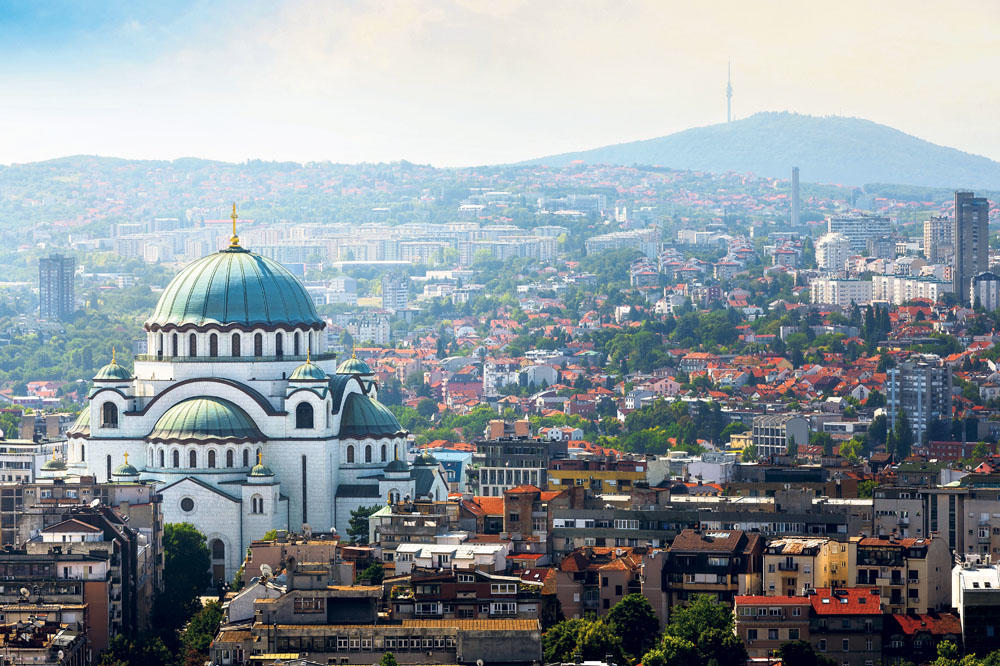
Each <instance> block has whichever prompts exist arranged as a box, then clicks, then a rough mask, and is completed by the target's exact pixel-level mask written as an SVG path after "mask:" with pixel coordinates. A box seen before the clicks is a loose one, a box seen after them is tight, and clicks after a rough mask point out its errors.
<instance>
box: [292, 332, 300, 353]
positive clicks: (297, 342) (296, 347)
mask: <svg viewBox="0 0 1000 666" xmlns="http://www.w3.org/2000/svg"><path fill="white" fill-rule="evenodd" d="M294 340H295V341H294V346H295V350H294V351H292V353H293V354H295V355H296V356H298V355H299V332H298V331H295V338H294Z"/></svg>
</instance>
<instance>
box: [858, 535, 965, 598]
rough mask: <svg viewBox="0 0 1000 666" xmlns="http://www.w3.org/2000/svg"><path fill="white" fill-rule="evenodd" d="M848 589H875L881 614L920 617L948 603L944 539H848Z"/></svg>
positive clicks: (948, 568) (949, 560)
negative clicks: (849, 574)
mask: <svg viewBox="0 0 1000 666" xmlns="http://www.w3.org/2000/svg"><path fill="white" fill-rule="evenodd" d="M849 556H850V562H849V566H850V568H851V572H852V576H851V581H850V585H851V587H854V586H855V585H857V586H859V587H860V586H868V585H872V586H877V587H878V589H879V593H880V594H881V596H882V611H883V612H885V613H917V614H919V615H923V614H925V613H929V612H931V611H935V610H941V609H945V608H948V607H949V606H950V604H951V573H950V572H951V567H952V557H951V550H950V549H949V548H948V543H947V541H946V540H945V539H939V538H925V539H913V538H896V537H894V536H889V537H879V538H877V537H851V540H850V551H849Z"/></svg>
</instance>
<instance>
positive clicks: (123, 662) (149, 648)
mask: <svg viewBox="0 0 1000 666" xmlns="http://www.w3.org/2000/svg"><path fill="white" fill-rule="evenodd" d="M97 663H98V666H131V664H142V665H143V666H173V664H174V656H173V655H172V654H170V650H168V649H167V646H166V645H164V643H163V641H162V640H161V639H160V638H159V637H157V636H142V637H134V636H126V635H124V634H118V635H117V636H114V637H113V638H112V639H111V640H110V641H108V647H106V648H105V649H104V651H103V652H101V654H100V658H99V659H98V662H97Z"/></svg>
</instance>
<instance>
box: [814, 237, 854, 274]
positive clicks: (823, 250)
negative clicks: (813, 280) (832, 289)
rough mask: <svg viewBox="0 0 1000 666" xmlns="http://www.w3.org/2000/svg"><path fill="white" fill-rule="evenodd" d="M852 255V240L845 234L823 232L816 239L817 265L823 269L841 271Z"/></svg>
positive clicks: (833, 271)
mask: <svg viewBox="0 0 1000 666" xmlns="http://www.w3.org/2000/svg"><path fill="white" fill-rule="evenodd" d="M849 256H851V241H850V240H849V239H848V238H847V236H845V235H844V234H838V233H832V234H823V235H822V236H820V237H819V238H818V239H817V240H816V265H817V266H819V269H820V270H821V271H827V272H828V273H840V272H842V271H843V270H844V268H845V266H846V265H847V258H848V257H849Z"/></svg>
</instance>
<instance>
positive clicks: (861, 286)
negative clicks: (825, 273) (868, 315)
mask: <svg viewBox="0 0 1000 666" xmlns="http://www.w3.org/2000/svg"><path fill="white" fill-rule="evenodd" d="M873 294H874V291H873V288H872V283H871V282H869V281H867V280H846V279H845V280H841V279H835V278H818V279H815V280H812V281H811V282H810V283H809V299H810V301H811V302H812V303H822V304H825V305H826V304H828V305H836V306H839V307H847V306H849V305H851V304H852V303H853V304H856V305H868V304H870V303H871V302H872V296H873Z"/></svg>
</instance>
